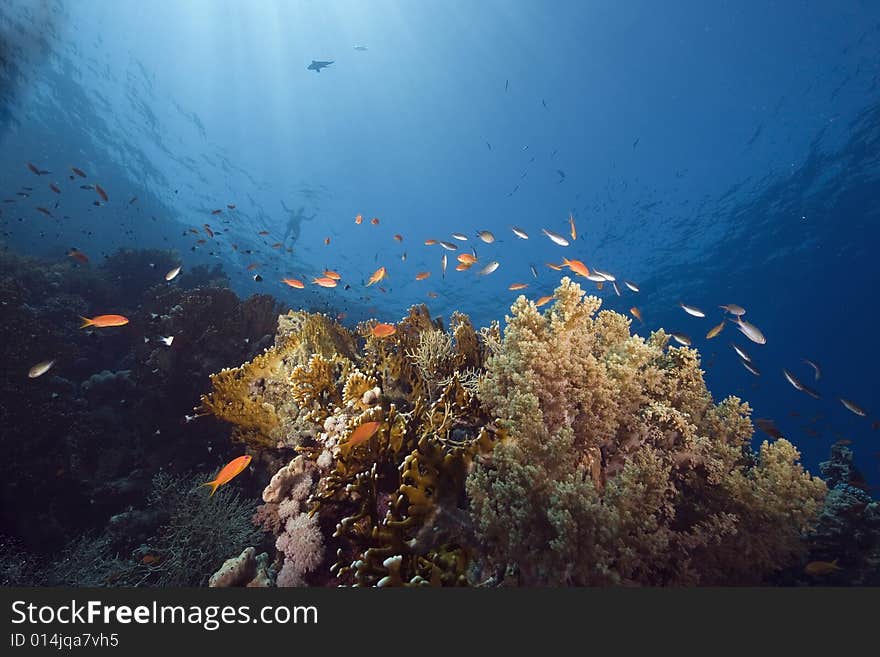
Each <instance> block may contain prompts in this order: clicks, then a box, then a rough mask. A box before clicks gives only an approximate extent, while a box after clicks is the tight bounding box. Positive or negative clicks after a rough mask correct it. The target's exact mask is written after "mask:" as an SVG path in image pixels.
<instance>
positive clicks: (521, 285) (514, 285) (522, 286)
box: [507, 283, 529, 290]
mask: <svg viewBox="0 0 880 657" xmlns="http://www.w3.org/2000/svg"><path fill="white" fill-rule="evenodd" d="M528 286H529V284H528V283H511V284H510V287H508V288H507V289H508V290H525V289H526V288H527V287H528Z"/></svg>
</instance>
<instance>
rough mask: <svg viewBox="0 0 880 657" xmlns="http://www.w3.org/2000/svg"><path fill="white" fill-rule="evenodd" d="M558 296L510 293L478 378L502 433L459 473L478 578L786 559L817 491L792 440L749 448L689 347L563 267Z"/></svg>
mask: <svg viewBox="0 0 880 657" xmlns="http://www.w3.org/2000/svg"><path fill="white" fill-rule="evenodd" d="M555 298H556V304H555V305H554V306H553V307H552V308H551V309H550V310H548V311H547V312H546V313H544V314H542V313H540V312H539V311H538V309H537V308H536V307H535V305H534V304H533V303H532V302H530V301H528V300H526V299H525V298H524V297H520V298H519V299H518V300H517V301H516V302H515V303H514V305H513V306H512V308H511V312H512V315H511V316H510V317H508V318H507V321H508V325H507V328H506V330H505V332H504V337H503V341H502V342H501V345H500V349H497V350H496V352H495V354H494V355H493V356H492V357H491V358H489V359H488V362H487V364H486V370H487V371H486V375H485V376H484V377H483V380H482V383H481V385H480V399H481V401H482V403H483V404H484V405H485V406H486V407H487V410H489V411H490V412H491V413H492V414H494V415H496V416H497V417H498V418H499V420H500V423H501V425H502V426H503V427H504V428H506V429H507V430H508V431H509V434H510V440H508V441H505V442H504V443H502V444H499V445H498V446H496V447H495V450H494V453H493V454H492V456H491V458H485V459H482V460H481V463H480V464H479V465H478V467H477V468H476V469H475V471H474V472H473V473H472V474H471V475H470V477H469V479H468V482H467V491H468V494H469V497H470V504H471V512H472V517H473V520H474V523H475V525H476V529H477V535H478V539H479V541H478V544H479V545H480V549H481V551H482V553H483V555H482V559H481V565H482V566H483V573H482V577H483V578H484V579H485V580H486V581H490V582H501V581H508V582H512V583H518V584H525V585H535V584H557V585H558V584H577V585H603V584H626V585H637V584H647V585H664V584H721V583H737V584H739V583H757V582H760V581H761V580H762V578H764V577H765V576H766V575H768V574H769V573H771V572H773V571H774V570H775V569H778V568H781V567H783V566H784V565H786V564H787V563H789V562H790V560H791V559H792V557H793V556H794V555H796V554H797V552H798V550H799V547H800V542H799V535H800V532H801V531H802V530H803V529H804V528H805V527H806V526H807V525H808V523H809V522H810V521H811V519H812V518H813V517H814V515H815V513H816V511H817V509H818V507H819V505H820V504H821V500H822V499H823V497H824V494H825V485H824V483H823V482H822V481H821V480H819V479H816V478H813V477H811V476H810V475H809V474H807V473H805V472H804V471H803V469H802V468H801V466H800V465H799V464H798V462H797V461H798V458H799V455H798V453H797V450H795V449H794V447H793V446H791V444H790V443H787V442H786V441H784V440H780V441H777V442H776V443H774V444H773V445H766V444H765V445H764V446H763V447H762V448H761V451H760V453H759V454H758V456H757V458H756V459H755V458H753V457H752V456H751V454H750V450H749V447H748V441H749V439H750V438H751V435H752V426H751V422H750V420H749V413H750V409H749V407H748V405H747V404H745V403H742V402H740V401H739V400H738V399H736V398H734V397H730V398H728V399H726V400H724V401H723V402H722V403H720V404H717V405H716V404H714V403H713V400H712V397H711V395H710V394H709V392H708V390H707V389H706V386H705V383H704V381H703V376H702V371H701V370H700V363H699V358H698V354H697V352H696V351H694V350H691V349H687V348H680V349H679V348H674V347H669V346H668V344H667V342H668V339H667V336H666V335H665V334H664V333H663V332H662V331H658V332H657V333H655V334H653V335H652V336H651V337H650V338H649V339H648V340H644V339H643V338H641V337H639V336H635V335H630V333H629V320H628V319H627V318H626V317H624V316H623V315H619V314H617V313H613V312H608V311H602V312H598V314H597V311H598V310H599V307H600V304H601V302H600V300H599V299H597V298H595V297H591V296H588V297H585V298H584V296H583V292H582V291H581V289H580V287H579V286H578V285H577V284H576V283H573V282H572V281H571V280H569V279H567V278H565V279H563V280H562V283H561V285H560V287H559V288H558V289H557V290H556V293H555ZM722 564H723V565H722Z"/></svg>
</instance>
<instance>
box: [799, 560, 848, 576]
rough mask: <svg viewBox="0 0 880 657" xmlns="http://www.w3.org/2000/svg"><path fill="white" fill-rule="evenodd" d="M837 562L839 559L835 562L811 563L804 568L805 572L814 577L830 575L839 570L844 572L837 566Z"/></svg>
mask: <svg viewBox="0 0 880 657" xmlns="http://www.w3.org/2000/svg"><path fill="white" fill-rule="evenodd" d="M837 561H838V560H837V559H835V560H834V561H811V562H810V563H808V564H807V565H806V566H805V567H804V572H805V573H806V574H807V575H811V576H812V577H821V576H823V575H830V574H831V573H833V572H836V571H838V570H843V568H841V567H840V566H838V565H837Z"/></svg>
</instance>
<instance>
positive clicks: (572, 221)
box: [568, 212, 586, 276]
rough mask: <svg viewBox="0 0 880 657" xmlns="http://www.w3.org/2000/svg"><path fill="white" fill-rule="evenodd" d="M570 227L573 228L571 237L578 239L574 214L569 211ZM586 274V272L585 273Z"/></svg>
mask: <svg viewBox="0 0 880 657" xmlns="http://www.w3.org/2000/svg"><path fill="white" fill-rule="evenodd" d="M568 227H569V229H570V230H571V239H572V240H576V239H577V238H578V234H577V229H575V227H574V215H573V214H572V213H571V212H569V213H568ZM584 276H586V274H584Z"/></svg>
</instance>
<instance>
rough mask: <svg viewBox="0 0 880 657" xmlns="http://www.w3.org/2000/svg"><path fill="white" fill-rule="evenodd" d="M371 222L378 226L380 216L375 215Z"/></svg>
mask: <svg viewBox="0 0 880 657" xmlns="http://www.w3.org/2000/svg"><path fill="white" fill-rule="evenodd" d="M370 223H371V224H373V225H374V226H378V225H379V217H373V218H372V219H370Z"/></svg>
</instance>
